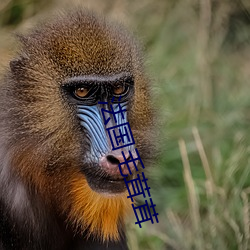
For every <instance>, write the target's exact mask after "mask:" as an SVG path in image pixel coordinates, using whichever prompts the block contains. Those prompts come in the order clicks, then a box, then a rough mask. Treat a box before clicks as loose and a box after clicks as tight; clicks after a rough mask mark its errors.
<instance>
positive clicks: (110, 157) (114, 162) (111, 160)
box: [107, 155, 120, 165]
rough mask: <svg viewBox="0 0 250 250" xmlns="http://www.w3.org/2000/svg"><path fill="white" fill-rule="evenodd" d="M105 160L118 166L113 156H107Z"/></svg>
mask: <svg viewBox="0 0 250 250" xmlns="http://www.w3.org/2000/svg"><path fill="white" fill-rule="evenodd" d="M107 160H108V161H109V162H110V163H112V164H117V165H119V164H120V161H119V160H118V159H117V158H115V157H114V156H113V155H107Z"/></svg>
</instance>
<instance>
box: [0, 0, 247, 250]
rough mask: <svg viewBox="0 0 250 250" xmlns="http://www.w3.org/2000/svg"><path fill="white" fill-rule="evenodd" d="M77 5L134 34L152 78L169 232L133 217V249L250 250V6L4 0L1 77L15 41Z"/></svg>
mask: <svg viewBox="0 0 250 250" xmlns="http://www.w3.org/2000/svg"><path fill="white" fill-rule="evenodd" d="M74 3H76V4H80V5H82V6H84V7H87V8H90V9H93V10H95V11H98V12H100V13H103V14H104V15H105V16H107V17H109V18H111V19H113V20H118V21H119V22H122V23H124V24H125V25H126V26H127V27H128V28H129V29H130V30H132V31H133V32H134V34H135V35H136V36H137V37H138V39H139V40H140V41H141V43H142V44H143V45H144V51H145V55H146V67H147V70H148V72H149V75H150V77H151V78H152V85H153V89H152V94H153V102H154V107H156V110H157V112H158V116H159V120H160V122H159V123H160V129H161V131H160V134H161V140H160V141H159V145H160V149H159V151H160V153H159V156H158V157H157V160H156V161H155V162H154V164H153V166H146V168H147V169H148V173H147V177H150V178H149V179H150V180H149V186H150V187H151V190H152V193H151V194H152V198H153V201H154V203H155V204H156V210H157V212H158V213H159V223H158V224H157V223H155V224H151V223H150V222H145V223H143V224H142V228H141V229H140V228H139V227H138V226H136V225H135V224H134V222H135V218H134V216H132V217H131V220H130V223H128V238H129V244H130V249H132V250H138V249H144V250H154V249H156V250H165V249H180V250H185V249H187V250H191V249H192V250H196V249H197V250H203V249H220V250H224V249H230V250H231V249H240V250H244V249H246V250H247V249H250V203H249V198H250V145H249V142H250V81H249V79H250V1H249V0H220V1H216V0H182V1H181V0H105V1H103V0H82V1H80V0H78V1H74V0H52V1H50V0H0V74H2V73H3V72H4V70H5V69H6V67H8V60H9V59H10V58H12V56H13V55H15V51H16V49H17V42H16V40H15V37H14V34H15V33H19V32H27V30H29V29H30V28H31V27H33V25H34V24H35V23H37V22H39V21H41V20H43V19H44V18H46V17H48V16H51V15H53V13H55V12H56V11H58V10H60V9H65V8H66V9H67V8H69V7H71V6H72V5H73V4H74Z"/></svg>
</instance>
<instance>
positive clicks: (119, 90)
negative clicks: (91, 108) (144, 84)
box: [113, 84, 125, 95]
mask: <svg viewBox="0 0 250 250" xmlns="http://www.w3.org/2000/svg"><path fill="white" fill-rule="evenodd" d="M124 91H125V86H124V85H121V84H118V85H116V86H114V88H113V92H114V95H121V94H123V93H124Z"/></svg>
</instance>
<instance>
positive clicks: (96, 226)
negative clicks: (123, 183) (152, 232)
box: [69, 174, 132, 241]
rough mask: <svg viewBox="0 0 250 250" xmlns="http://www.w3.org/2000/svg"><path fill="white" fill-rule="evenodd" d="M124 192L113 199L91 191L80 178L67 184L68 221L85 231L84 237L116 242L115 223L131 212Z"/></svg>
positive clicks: (116, 228)
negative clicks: (68, 185)
mask: <svg viewBox="0 0 250 250" xmlns="http://www.w3.org/2000/svg"><path fill="white" fill-rule="evenodd" d="M127 196H128V192H127V191H126V192H124V193H121V194H118V195H115V196H105V195H104V194H99V193H97V192H95V191H93V190H92V189H91V188H90V187H89V185H88V183H87V180H86V179H85V178H83V176H82V175H80V174H79V175H77V176H75V178H73V181H72V182H71V191H70V197H71V202H72V203H71V204H72V205H71V208H70V212H69V220H70V221H73V222H74V224H75V225H76V227H77V228H80V230H81V231H85V230H86V229H88V235H87V236H90V235H94V236H96V237H97V238H98V239H102V240H103V241H107V240H118V239H119V232H118V224H119V223H120V222H121V223H123V221H124V217H125V216H126V215H127V214H128V213H129V212H130V211H131V209H132V207H131V202H130V200H129V199H128V198H127Z"/></svg>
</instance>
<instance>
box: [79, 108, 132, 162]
mask: <svg viewBox="0 0 250 250" xmlns="http://www.w3.org/2000/svg"><path fill="white" fill-rule="evenodd" d="M120 105H121V107H122V109H126V106H127V103H121V104H120ZM113 109H114V111H118V110H119V106H118V104H113ZM123 115H124V118H123V117H122V115H121V114H120V113H117V114H115V116H116V120H117V123H116V124H115V123H114V119H113V117H112V114H111V115H110V117H111V120H110V121H109V123H110V124H109V127H112V126H114V125H120V124H123V123H126V122H127V112H126V111H125V112H123ZM78 117H79V118H80V124H81V125H82V126H83V127H84V128H85V129H86V131H87V133H88V137H89V139H90V143H91V144H90V146H91V150H90V152H89V153H88V155H87V156H86V157H87V158H88V159H89V160H90V161H94V162H98V160H99V158H100V157H101V156H103V155H105V154H107V153H108V152H111V150H112V147H111V145H110V142H109V141H108V140H109V139H108V138H109V137H108V135H107V132H106V127H105V125H104V121H103V117H102V113H101V108H100V107H99V106H98V105H95V106H83V105H78ZM120 129H121V132H122V133H125V129H124V127H120ZM124 143H125V144H126V143H128V140H127V138H126V137H124ZM125 148H126V150H131V149H133V145H132V146H128V147H125ZM125 148H124V149H125Z"/></svg>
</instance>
